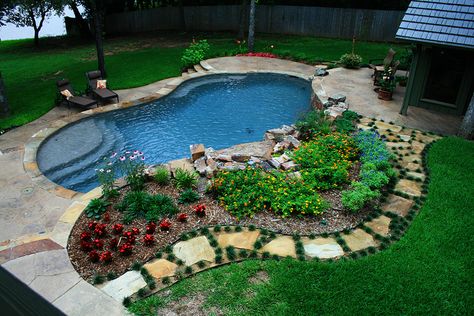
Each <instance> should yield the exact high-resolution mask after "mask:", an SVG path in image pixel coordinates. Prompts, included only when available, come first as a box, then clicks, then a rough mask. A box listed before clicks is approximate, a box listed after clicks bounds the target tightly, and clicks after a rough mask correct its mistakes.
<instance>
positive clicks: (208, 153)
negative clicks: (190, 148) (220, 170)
mask: <svg viewBox="0 0 474 316" xmlns="http://www.w3.org/2000/svg"><path fill="white" fill-rule="evenodd" d="M204 155H205V156H206V159H209V158H212V159H215V158H216V157H217V153H216V151H215V150H214V148H212V147H209V148H206V150H205V151H204Z"/></svg>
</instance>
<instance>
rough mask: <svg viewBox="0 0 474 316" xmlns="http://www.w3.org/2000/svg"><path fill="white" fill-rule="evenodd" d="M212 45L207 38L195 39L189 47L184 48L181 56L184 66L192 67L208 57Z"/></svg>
mask: <svg viewBox="0 0 474 316" xmlns="http://www.w3.org/2000/svg"><path fill="white" fill-rule="evenodd" d="M209 49H210V46H209V43H208V42H207V40H200V41H198V42H195V41H193V43H191V45H189V47H188V48H186V49H185V50H184V53H183V56H182V57H181V64H182V66H183V67H191V66H193V65H196V64H198V63H199V62H200V61H201V60H203V59H205V58H206V55H207V53H208V52H209Z"/></svg>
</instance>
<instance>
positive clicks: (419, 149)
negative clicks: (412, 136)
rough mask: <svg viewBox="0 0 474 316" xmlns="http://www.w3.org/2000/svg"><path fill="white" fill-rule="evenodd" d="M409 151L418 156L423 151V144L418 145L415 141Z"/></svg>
mask: <svg viewBox="0 0 474 316" xmlns="http://www.w3.org/2000/svg"><path fill="white" fill-rule="evenodd" d="M411 149H412V150H413V151H414V152H415V153H416V154H420V153H421V152H422V151H423V149H425V144H423V143H420V142H417V141H414V142H412V143H411Z"/></svg>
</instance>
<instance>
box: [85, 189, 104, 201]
mask: <svg viewBox="0 0 474 316" xmlns="http://www.w3.org/2000/svg"><path fill="white" fill-rule="evenodd" d="M101 196H102V188H101V187H97V188H95V189H93V190H90V191H89V192H87V193H86V194H84V195H83V196H82V197H81V199H82V201H87V202H89V201H90V200H92V199H98V198H100V197H101Z"/></svg>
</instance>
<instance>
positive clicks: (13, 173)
mask: <svg viewBox="0 0 474 316" xmlns="http://www.w3.org/2000/svg"><path fill="white" fill-rule="evenodd" d="M202 68H203V69H205V70H200V72H199V73H194V74H185V75H183V77H179V78H171V79H166V80H163V81H160V82H157V83H154V84H151V85H147V86H144V87H140V88H136V89H127V90H122V91H118V93H119V95H120V97H121V100H122V102H121V103H120V104H113V105H110V106H108V107H103V108H99V109H97V110H95V111H86V112H84V113H81V114H78V111H77V110H74V109H67V108H54V109H52V110H51V111H50V112H49V113H47V114H46V115H44V116H43V117H41V118H39V119H38V120H36V121H34V122H31V123H29V124H26V125H24V126H22V127H19V128H16V129H14V130H12V131H9V132H7V133H5V134H4V135H0V164H1V165H2V168H1V170H0V188H1V189H0V263H1V264H2V266H3V267H4V268H6V269H7V270H9V271H11V272H12V273H13V274H15V275H16V276H17V277H18V278H19V279H20V280H22V281H23V282H25V283H26V284H28V285H29V286H30V287H31V288H33V289H34V290H35V291H37V292H38V293H40V294H41V295H42V296H44V297H45V298H46V299H48V300H49V301H50V302H52V303H53V304H54V305H56V306H57V307H59V308H60V309H61V310H63V311H64V312H65V313H67V314H68V315H84V314H91V315H99V314H104V313H109V314H111V315H120V314H125V313H126V311H125V310H124V308H123V307H122V305H121V304H120V303H119V302H118V301H117V300H118V298H119V297H118V296H117V294H116V292H117V291H115V292H114V291H112V292H113V293H112V292H111V293H109V294H110V295H107V294H106V292H107V285H105V286H104V288H105V289H106V290H105V292H104V291H102V290H100V289H99V288H97V287H94V286H92V285H90V284H89V283H87V282H85V281H84V280H82V279H81V278H80V277H79V275H78V274H77V273H76V272H75V270H74V268H73V267H72V265H71V264H70V261H69V258H68V257H67V251H66V249H65V247H66V244H67V239H68V236H69V232H70V230H71V229H72V226H73V224H74V222H75V220H76V219H77V217H78V216H79V215H80V213H81V211H82V209H83V208H84V207H85V205H87V203H88V201H89V200H90V199H92V198H94V197H97V196H100V194H101V191H100V189H95V190H93V191H92V192H90V193H87V194H81V193H77V192H74V191H70V190H66V189H64V188H61V187H58V186H56V185H54V184H52V183H50V182H48V180H47V179H45V178H44V177H42V176H41V175H40V174H38V170H37V166H36V164H35V162H34V159H35V151H34V150H31V148H30V146H36V147H37V146H38V145H39V142H40V140H41V139H42V138H44V137H46V135H47V134H48V133H50V132H52V131H53V130H54V128H58V127H61V126H64V125H65V124H67V123H68V122H72V121H74V120H76V119H77V118H78V117H84V116H87V115H91V114H93V113H96V112H102V111H107V110H112V109H116V108H119V107H128V106H133V105H135V104H138V103H139V102H144V101H147V100H151V99H154V98H159V97H162V96H163V95H166V94H168V93H170V92H171V91H172V90H173V89H174V87H176V86H177V85H178V84H179V83H181V82H182V81H183V80H186V79H188V78H192V77H195V76H201V75H205V72H210V73H219V72H251V71H263V72H265V71H269V72H281V73H287V74H294V75H298V76H302V77H310V76H312V75H313V73H314V67H312V66H308V65H304V64H300V63H295V62H291V61H284V60H278V59H266V58H252V57H225V58H216V59H211V60H208V61H206V62H203V63H202ZM329 72H330V75H329V76H327V77H324V78H323V79H321V82H320V84H321V87H322V88H323V89H324V91H325V92H326V93H327V94H334V93H336V92H342V93H343V94H345V95H347V96H348V100H347V102H348V103H349V107H350V109H351V110H354V111H357V112H359V113H360V114H363V115H365V116H369V117H376V118H379V119H384V120H385V121H393V122H394V123H395V124H397V125H394V127H395V126H396V127H399V128H400V133H401V134H403V135H405V136H406V137H405V138H404V139H403V140H402V142H397V143H396V144H397V145H396V147H397V148H398V147H400V146H401V147H403V146H405V147H404V148H406V149H407V150H412V151H413V152H415V156H416V157H412V159H416V158H418V159H417V160H418V161H421V152H422V150H423V148H424V146H425V144H427V143H429V142H431V141H433V140H435V139H436V137H434V136H430V135H423V134H421V133H419V132H416V131H415V134H412V130H409V129H402V127H401V125H406V126H409V127H411V128H419V129H428V128H435V130H433V131H435V132H441V133H446V134H450V133H453V132H454V131H455V129H456V126H457V125H456V124H458V121H456V119H453V118H450V117H448V116H445V115H440V114H437V113H431V112H429V111H426V110H423V109H418V108H409V116H408V117H403V116H400V115H399V114H398V111H399V109H400V97H401V94H400V95H399V94H398V93H402V91H398V92H397V93H396V94H395V100H394V101H392V102H388V103H385V102H382V101H379V100H378V99H377V98H376V96H375V92H373V91H372V86H371V85H370V82H371V79H370V72H369V71H368V70H367V69H360V70H346V69H332V70H330V71H329ZM381 102H382V103H381ZM369 121H370V120H367V121H365V122H362V123H361V127H363V128H370V126H369V125H368V123H369ZM376 124H378V125H377V126H378V127H379V128H380V131H381V132H385V133H386V134H387V136H389V135H388V132H387V129H384V128H383V127H384V124H385V123H383V122H377V123H376ZM48 127H50V129H47V128H48ZM51 127H53V129H51ZM39 131H41V132H40V133H38V132H39ZM412 135H415V136H416V137H412ZM32 137H33V138H32ZM409 141H412V142H411V143H409ZM396 150H397V149H396ZM24 161H25V162H26V163H24ZM405 167H408V164H407V165H405ZM421 175H422V176H424V175H423V174H421ZM397 191H400V192H402V193H407V194H408V195H410V196H412V197H416V196H419V195H421V192H420V183H419V182H416V181H412V180H408V179H403V180H402V181H400V183H399V184H398V185H397V187H396V192H397ZM395 194H397V193H395ZM394 196H396V197H397V198H391V199H389V205H388V206H384V207H383V208H384V209H385V210H387V211H391V212H392V213H397V214H398V215H400V216H405V215H406V214H407V212H408V210H409V209H410V207H411V205H408V204H409V203H410V201H411V200H410V199H408V200H406V201H405V200H401V197H399V196H398V195H394ZM394 208H396V209H394ZM399 208H400V209H399ZM385 224H386V220H385V221H379V222H377V223H374V225H376V226H374V227H381V226H380V225H382V226H383V225H385ZM382 228H383V227H382ZM383 229H385V228H383ZM384 232H385V231H384ZM229 235H230V234H229ZM367 235H368V236H367ZM242 236H243V235H238V236H237V235H234V236H226V237H222V238H221V239H220V240H219V243H222V244H223V245H235V246H236V247H239V245H240V247H242V248H247V249H248V248H249V245H250V242H249V241H246V240H245V238H244V239H242ZM247 237H249V238H251V239H252V240H254V238H257V237H255V236H254V235H252V236H250V234H249V236H247ZM197 238H201V237H197ZM197 238H196V239H197ZM202 238H204V239H206V238H205V237H202ZM371 238H372V237H371V235H370V234H367V233H365V232H363V231H360V232H359V231H357V232H351V233H350V234H349V235H347V236H344V239H345V240H346V242H347V243H348V244H351V245H352V246H353V247H354V248H356V249H364V247H369V246H372V245H376V243H375V242H374V240H373V239H371ZM198 241H199V242H198V243H199V247H194V246H192V247H186V246H189V245H190V244H192V245H194V244H193V243H196V242H197V241H195V240H189V241H186V242H185V244H181V245H178V244H176V245H175V246H174V251H175V254H176V256H177V257H178V258H180V256H181V257H182V258H183V260H185V261H186V263H187V264H191V265H192V264H195V263H196V262H198V261H200V260H206V261H214V250H213V249H212V247H210V246H209V243H208V242H207V239H206V240H205V241H204V240H203V239H198ZM206 242H207V244H206ZM304 246H305V248H304V249H305V253H306V254H307V255H308V256H310V257H312V256H317V257H320V258H330V257H338V256H341V255H342V254H341V249H340V247H339V248H338V246H337V245H336V244H335V243H334V241H333V240H319V239H318V240H313V241H306V240H305V244H304ZM349 247H350V248H352V247H351V246H350V245H349ZM198 248H199V249H201V250H202V251H200V252H199V253H196V252H195V251H194V250H195V249H198ZM352 250H355V249H352ZM266 251H268V252H269V253H270V254H275V255H279V256H287V255H289V256H292V257H296V249H295V243H294V240H293V239H292V238H291V237H289V236H282V235H280V236H277V238H276V239H274V240H272V241H270V242H269V243H267V244H265V245H264V246H263V248H262V249H261V252H262V253H263V252H266ZM164 261H166V260H164ZM188 261H189V262H188ZM162 264H167V265H168V266H167V268H169V269H168V270H166V271H168V272H166V273H165V274H168V275H169V274H171V273H172V272H171V270H172V268H173V267H172V268H170V267H169V263H166V262H165V263H163V261H160V264H159V265H160V266H161V265H162ZM214 265H215V264H214V263H212V264H211V265H210V266H214ZM210 266H209V267H210ZM160 268H161V267H155V270H156V271H158V272H156V277H157V278H158V276H162V275H165V274H163V273H164V272H162V271H161V270H160ZM159 271H161V272H159ZM134 276H135V279H134V281H133V282H131V283H130V284H133V289H134V290H135V289H138V287H139V286H136V285H137V284H139V285H143V283H141V282H140V278H138V277H137V276H136V275H134ZM122 280H123V279H122ZM125 284H127V282H125ZM130 287H131V286H130ZM108 288H109V289H110V288H113V287H112V286H111V285H110V286H109V287H108ZM129 290H130V288H127V289H124V290H123V291H124V293H126V294H127V295H129V294H130V293H132V292H133V291H129ZM127 291H128V292H127ZM113 297H115V299H114V298H113Z"/></svg>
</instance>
